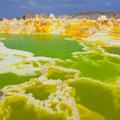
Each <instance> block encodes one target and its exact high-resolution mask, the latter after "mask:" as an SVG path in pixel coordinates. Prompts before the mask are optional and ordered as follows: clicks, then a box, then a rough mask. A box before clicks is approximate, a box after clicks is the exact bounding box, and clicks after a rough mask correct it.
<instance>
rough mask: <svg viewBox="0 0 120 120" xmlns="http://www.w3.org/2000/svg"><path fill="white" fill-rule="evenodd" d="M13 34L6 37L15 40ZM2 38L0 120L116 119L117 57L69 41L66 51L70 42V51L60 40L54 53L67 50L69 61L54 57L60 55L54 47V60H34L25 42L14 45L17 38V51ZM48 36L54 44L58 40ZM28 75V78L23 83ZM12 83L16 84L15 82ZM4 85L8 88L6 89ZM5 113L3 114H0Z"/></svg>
mask: <svg viewBox="0 0 120 120" xmlns="http://www.w3.org/2000/svg"><path fill="white" fill-rule="evenodd" d="M13 36H14V35H13ZM13 36H12V39H13V38H16V37H13ZM19 37H20V36H19ZM2 38H5V39H6V38H7V39H8V38H9V39H8V40H2V41H1V42H2V43H1V47H0V49H1V50H0V64H1V66H0V69H1V70H0V71H1V72H0V74H1V77H0V78H2V79H1V83H0V85H2V84H3V83H4V85H2V86H1V88H2V89H1V93H2V94H1V97H0V98H1V100H0V109H1V110H0V111H1V112H0V116H1V117H0V120H3V119H5V120H16V119H17V120H21V119H23V120H26V119H29V120H47V119H48V118H49V119H52V120H81V119H82V120H119V118H120V115H119V113H120V106H119V101H120V94H119V89H120V88H119V78H120V68H119V65H120V57H119V55H117V56H116V55H114V54H109V53H107V52H105V51H104V50H103V49H100V48H99V47H97V46H95V45H93V44H90V43H87V42H84V41H83V42H82V41H81V42H80V44H78V43H77V42H73V41H72V42H73V43H75V44H77V47H76V46H74V47H75V49H72V48H73V43H72V46H70V47H68V46H69V45H70V44H68V43H67V44H63V43H64V42H63V43H62V45H61V44H60V42H59V44H57V45H61V46H60V50H61V49H62V50H65V48H66V47H68V48H67V49H68V50H69V49H72V50H73V51H69V53H70V52H71V54H69V56H70V57H68V54H67V55H66V56H65V54H64V56H65V57H64V58H63V57H62V58H60V55H61V54H62V53H64V52H63V51H62V52H61V51H60V53H59V51H57V50H58V49H56V51H54V52H58V53H59V54H60V55H59V54H57V56H58V55H59V56H58V57H56V56H55V57H53V58H52V56H47V54H45V55H42V56H39V55H37V56H34V54H35V53H34V52H33V53H34V54H32V53H30V52H31V51H30V50H29V49H28V48H29V47H32V46H34V45H35V44H33V42H32V43H30V44H31V45H30V44H28V43H29V42H28V41H29V39H28V41H27V43H25V44H23V42H22V43H21V44H20V42H18V41H19V39H17V40H16V42H17V43H16V44H17V45H16V46H17V48H14V49H13V48H12V49H11V46H12V47H14V45H15V39H14V40H13V41H14V42H12V39H11V37H9V36H7V37H3V36H2ZM34 38H35V37H34ZM37 38H39V39H37V40H40V36H39V37H38V35H37ZM53 38H54V39H56V40H58V36H54V37H52V39H53ZM41 39H43V36H42V38H41ZM44 39H45V37H44ZM47 39H48V36H47ZM50 39H51V37H50ZM60 39H61V36H60ZM9 41H10V42H9ZM20 41H21V40H20ZM24 41H25V40H24ZM30 41H32V40H30ZM33 41H34V40H33ZM58 41H59V40H58ZM42 42H44V41H42ZM45 42H46V41H45ZM67 42H71V41H69V40H68V41H67ZM3 43H4V44H5V46H4V45H3ZM18 43H19V44H18ZM37 44H38V42H37ZM9 45H10V46H9ZM21 45H24V47H23V46H22V47H23V48H24V49H23V50H24V51H23V50H22V49H20V47H21ZM48 45H51V47H48V48H49V49H50V48H51V49H52V48H54V47H55V46H53V47H52V45H54V44H48ZM66 45H68V46H66ZM6 46H7V47H8V48H6ZM25 46H26V47H25ZM28 46H29V47H28ZM78 46H79V47H78ZM44 47H46V43H45V46H44ZM44 47H43V44H42V48H44ZM58 47H59V46H58ZM58 47H57V48H58ZM33 48H35V46H34V47H33ZM76 48H77V49H76ZM15 49H18V50H15ZM37 49H39V47H38V48H37ZM45 49H46V48H45ZM49 49H48V50H47V51H49ZM54 49H55V48H54ZM25 50H26V51H25ZM34 51H35V50H34ZM49 53H52V52H49ZM49 55H51V54H49ZM43 56H44V57H43ZM55 58H57V59H55ZM6 74H11V75H10V76H9V75H8V77H11V78H12V75H16V76H19V77H21V78H19V79H18V78H17V77H16V76H14V77H13V79H14V80H15V81H14V80H12V79H11V80H6V78H5V77H6V76H4V75H6ZM8 77H7V79H8ZM29 77H30V78H32V80H30V81H29V80H28V79H30V78H29ZM34 77H36V78H34ZM23 78H24V79H25V80H24V79H23ZM17 79H18V80H19V81H21V79H22V81H21V82H16V81H17ZM4 80H5V82H4ZM7 81H8V83H7ZM10 81H11V85H12V86H7V85H9V84H10ZM26 81H27V82H26ZM19 83H22V84H19ZM14 84H18V85H14ZM20 106H21V111H19V108H20ZM7 112H8V113H9V114H7V116H6V115H5V114H6V113H7Z"/></svg>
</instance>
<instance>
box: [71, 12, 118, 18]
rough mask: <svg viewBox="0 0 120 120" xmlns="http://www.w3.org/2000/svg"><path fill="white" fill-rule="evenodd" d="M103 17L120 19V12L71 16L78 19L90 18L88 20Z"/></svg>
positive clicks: (87, 13)
mask: <svg viewBox="0 0 120 120" xmlns="http://www.w3.org/2000/svg"><path fill="white" fill-rule="evenodd" d="M101 15H106V16H107V18H116V19H118V18H120V12H81V13H75V14H72V15H70V16H71V17H77V18H88V19H96V18H98V17H99V16H101Z"/></svg>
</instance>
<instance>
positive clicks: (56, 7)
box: [0, 0, 120, 17]
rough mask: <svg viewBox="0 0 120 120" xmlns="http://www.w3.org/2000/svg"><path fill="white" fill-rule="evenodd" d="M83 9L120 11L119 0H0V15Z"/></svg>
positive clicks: (57, 13) (78, 10) (63, 12)
mask: <svg viewBox="0 0 120 120" xmlns="http://www.w3.org/2000/svg"><path fill="white" fill-rule="evenodd" d="M83 11H120V0H0V17H16V16H22V15H24V14H25V13H27V12H34V13H36V14H37V13H55V14H56V15H62V14H71V13H79V12H83Z"/></svg>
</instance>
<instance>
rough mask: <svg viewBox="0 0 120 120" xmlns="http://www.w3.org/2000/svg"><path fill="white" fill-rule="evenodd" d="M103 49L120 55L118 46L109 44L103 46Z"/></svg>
mask: <svg viewBox="0 0 120 120" xmlns="http://www.w3.org/2000/svg"><path fill="white" fill-rule="evenodd" d="M104 49H105V50H106V51H107V52H109V53H112V54H118V55H120V47H114V46H111V47H105V48H104Z"/></svg>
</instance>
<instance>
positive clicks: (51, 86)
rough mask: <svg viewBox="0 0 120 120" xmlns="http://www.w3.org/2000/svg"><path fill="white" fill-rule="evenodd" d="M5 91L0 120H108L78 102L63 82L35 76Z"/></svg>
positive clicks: (6, 88) (0, 105) (0, 109)
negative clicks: (44, 79) (40, 78)
mask: <svg viewBox="0 0 120 120" xmlns="http://www.w3.org/2000/svg"><path fill="white" fill-rule="evenodd" d="M2 92H3V96H2V97H1V101H0V120H21V119H22V120H26V119H27V120H28V119H29V120H48V119H50V120H96V118H97V120H105V118H104V117H102V116H101V115H99V114H97V113H95V112H92V111H90V110H88V109H87V108H84V107H83V106H81V105H78V104H76V101H75V99H74V91H72V88H71V87H69V86H67V85H66V84H64V83H63V82H62V81H55V80H54V81H49V80H48V81H43V80H39V79H33V80H31V81H28V82H26V83H22V84H19V85H13V86H8V87H5V88H3V90H2ZM5 114H7V115H5Z"/></svg>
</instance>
